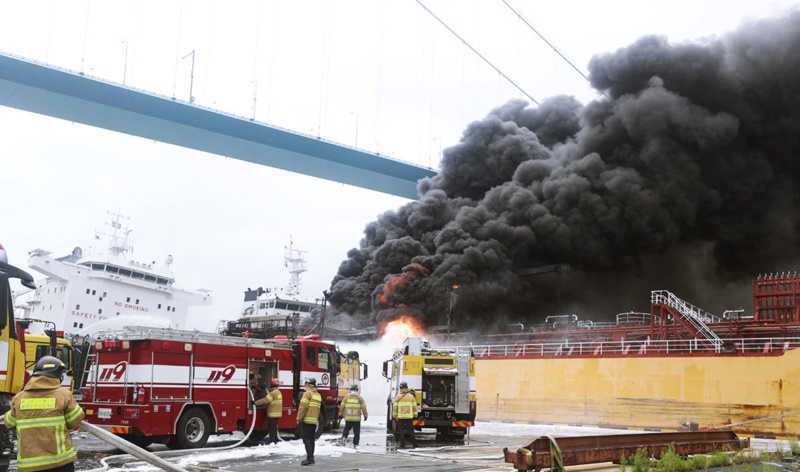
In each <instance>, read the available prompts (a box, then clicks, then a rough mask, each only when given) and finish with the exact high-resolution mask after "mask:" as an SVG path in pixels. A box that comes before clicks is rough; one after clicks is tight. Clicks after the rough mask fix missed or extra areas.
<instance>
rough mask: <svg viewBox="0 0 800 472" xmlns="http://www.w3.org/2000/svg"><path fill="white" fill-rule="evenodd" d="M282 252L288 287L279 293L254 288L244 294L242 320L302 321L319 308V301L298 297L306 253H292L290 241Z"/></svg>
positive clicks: (297, 250) (306, 264)
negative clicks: (284, 251)
mask: <svg viewBox="0 0 800 472" xmlns="http://www.w3.org/2000/svg"><path fill="white" fill-rule="evenodd" d="M285 249H286V255H285V256H284V265H285V266H286V267H287V268H288V269H289V284H288V285H286V287H284V288H283V289H279V288H262V287H258V288H257V289H255V290H252V289H250V288H248V289H247V290H245V292H244V306H243V309H242V317H244V318H249V319H252V320H265V319H275V318H285V317H286V316H293V317H299V318H301V319H302V318H306V317H308V316H310V315H311V312H312V310H313V309H314V308H319V307H320V300H309V299H306V298H303V297H302V296H301V295H300V288H301V282H300V274H302V273H303V272H306V271H307V270H308V262H307V260H306V253H307V252H308V251H301V250H299V249H295V248H294V246H293V243H292V242H291V240H290V241H289V246H288V247H286V248H285Z"/></svg>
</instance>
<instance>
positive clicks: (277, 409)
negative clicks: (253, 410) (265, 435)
mask: <svg viewBox="0 0 800 472" xmlns="http://www.w3.org/2000/svg"><path fill="white" fill-rule="evenodd" d="M280 386H281V381H280V380H278V379H272V381H270V383H269V393H268V394H267V396H265V397H264V398H262V399H260V400H256V406H261V405H267V423H268V425H269V439H267V441H266V443H265V444H271V443H277V442H278V420H279V419H280V418H281V416H283V395H281V390H280Z"/></svg>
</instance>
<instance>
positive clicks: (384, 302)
mask: <svg viewBox="0 0 800 472" xmlns="http://www.w3.org/2000/svg"><path fill="white" fill-rule="evenodd" d="M423 274H425V267H423V266H422V265H420V264H417V263H416V262H415V263H413V264H410V265H409V266H408V267H406V271H405V272H403V273H402V274H398V275H395V276H394V277H392V278H391V279H389V280H387V281H386V282H384V284H383V293H381V294H380V295H379V297H378V301H379V302H380V306H381V308H387V307H388V306H389V296H390V295H392V294H394V292H395V290H397V287H402V286H404V285H405V284H406V282H408V281H409V280H410V279H412V278H414V277H417V276H418V275H423Z"/></svg>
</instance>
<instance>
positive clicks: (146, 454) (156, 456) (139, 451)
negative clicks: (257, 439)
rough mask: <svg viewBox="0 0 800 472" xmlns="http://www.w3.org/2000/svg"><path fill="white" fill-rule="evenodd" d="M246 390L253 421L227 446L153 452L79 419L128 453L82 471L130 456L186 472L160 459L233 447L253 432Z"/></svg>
mask: <svg viewBox="0 0 800 472" xmlns="http://www.w3.org/2000/svg"><path fill="white" fill-rule="evenodd" d="M247 391H248V392H249V393H250V400H252V401H253V421H252V422H251V423H250V429H249V430H248V431H247V434H245V436H244V438H242V439H241V440H240V441H239V442H237V443H235V444H231V445H229V446H220V447H210V448H200V449H182V450H180V451H162V452H157V453H153V452H150V451H148V450H146V449H143V448H141V447H139V446H136V445H134V444H131V443H129V442H128V441H126V440H124V439H122V438H120V437H119V436H117V435H115V434H112V433H110V432H108V431H106V430H104V429H103V428H100V427H98V426H95V425H93V424H90V423H87V422H86V421H81V428H83V429H85V430H86V431H88V432H89V433H91V434H93V435H94V436H96V437H97V438H99V439H101V440H102V441H105V442H107V443H108V444H110V445H112V446H114V447H116V448H118V449H121V450H123V451H125V452H127V453H128V454H118V455H115V456H109V457H105V458H103V459H100V463H101V464H103V466H102V467H99V468H96V469H90V470H88V471H83V472H104V471H106V470H108V463H107V462H108V461H112V460H121V459H128V458H130V456H133V457H136V458H137V459H140V460H143V461H145V462H147V463H149V464H152V465H154V466H156V467H160V468H161V469H163V470H167V471H170V472H187V471H186V469H183V468H181V467H178V466H177V465H175V464H173V463H171V462H169V461H167V460H165V459H162V456H164V457H170V456H184V455H186V453H188V452H209V451H220V450H224V449H233V448H234V447H237V446H239V445H240V444H242V443H244V442H245V441H247V440H248V439H249V438H250V435H251V434H252V433H253V429H254V428H255V425H256V405H255V398H254V397H253V392H252V391H250V389H249V388H248V389H247Z"/></svg>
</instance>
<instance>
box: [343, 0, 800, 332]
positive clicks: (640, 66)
mask: <svg viewBox="0 0 800 472" xmlns="http://www.w3.org/2000/svg"><path fill="white" fill-rule="evenodd" d="M589 70H590V79H591V83H592V85H593V87H594V88H596V89H597V90H598V91H602V92H604V93H605V95H606V96H607V97H603V98H601V99H598V100H596V101H593V102H591V103H589V104H588V105H585V106H584V105H582V104H580V103H578V102H577V101H576V100H575V99H574V98H571V97H565V96H561V97H555V98H552V99H550V100H547V101H546V102H544V103H543V104H542V105H541V106H539V107H538V108H532V107H530V106H528V104H527V103H525V102H523V101H520V100H512V101H510V102H508V103H506V104H505V105H503V106H501V107H499V108H497V109H495V110H492V111H491V112H490V113H489V115H488V116H487V117H486V118H485V119H483V120H481V121H478V122H475V123H472V124H471V125H469V126H468V127H467V129H466V130H465V131H464V135H463V137H462V138H461V140H460V142H459V143H458V144H456V145H455V146H452V147H449V148H448V149H446V150H445V152H444V156H443V161H442V166H441V171H440V173H439V174H438V175H437V176H435V177H433V178H430V179H426V180H424V181H421V182H420V184H419V187H418V188H419V193H420V199H419V201H415V202H411V203H408V204H406V205H405V206H403V207H402V208H400V209H399V210H396V211H387V212H386V213H384V214H383V215H381V216H380V217H379V218H378V219H377V221H375V222H372V223H370V224H369V225H367V227H366V229H365V231H364V233H365V235H364V238H363V240H362V241H361V244H360V247H359V248H357V249H352V250H351V251H350V252H349V253H348V254H347V259H346V260H345V261H344V262H342V264H341V266H340V268H339V271H338V274H337V275H336V276H335V278H334V279H333V281H332V284H331V297H330V301H331V303H332V304H333V305H334V306H336V307H338V309H339V310H341V311H342V312H346V313H361V314H366V313H368V314H370V316H371V317H372V319H373V320H374V321H379V322H380V321H383V320H384V319H385V317H386V316H396V315H395V313H396V310H397V309H401V310H402V311H404V312H406V313H408V314H413V315H414V316H416V317H418V318H419V319H420V320H421V321H422V322H423V323H424V324H426V325H428V326H430V325H435V324H440V323H443V322H444V320H445V319H446V316H447V314H448V313H449V312H450V310H451V307H452V306H453V303H454V301H455V308H454V309H453V312H452V315H453V317H454V319H453V322H454V324H455V325H456V326H459V327H461V328H468V327H477V326H484V327H485V326H492V325H496V324H498V323H501V322H507V321H509V322H510V321H522V322H538V321H541V320H542V319H543V317H544V316H547V315H561V314H571V313H576V314H578V315H579V316H580V317H581V318H588V319H595V320H602V319H610V318H612V317H613V316H614V315H615V314H616V313H619V312H624V311H630V310H637V311H649V302H650V291H651V290H669V291H671V292H673V293H675V294H676V295H677V296H679V297H680V298H683V299H685V300H687V301H689V302H690V303H692V304H694V305H697V306H699V307H701V308H703V309H705V310H707V311H710V312H712V313H715V314H718V315H719V314H721V312H722V310H725V309H729V308H745V309H746V311H747V312H751V297H750V293H751V290H750V281H751V280H752V279H753V278H755V277H756V276H758V275H759V274H762V273H771V272H780V271H790V270H791V271H794V270H796V269H798V229H799V228H798V224H799V223H800V218H799V216H800V210H798V208H800V13H798V12H795V13H792V14H790V15H789V16H787V17H785V18H780V19H769V20H762V21H758V22H752V23H748V24H745V25H744V26H742V27H741V28H740V29H739V30H738V31H736V32H735V33H732V34H730V35H727V36H725V37H722V38H719V39H713V40H706V41H705V42H692V43H685V44H670V43H669V42H668V41H667V40H666V39H665V38H662V37H656V36H650V37H643V38H641V39H640V40H638V41H637V42H636V43H634V44H632V45H630V46H628V47H626V48H623V49H620V50H618V51H616V52H613V53H608V54H602V55H598V56H596V57H594V58H593V59H592V60H591V62H590V64H589ZM412 264H418V265H419V266H421V267H422V268H424V270H420V269H419V266H412ZM551 264H559V265H561V267H562V268H563V269H564V270H563V271H562V272H561V273H560V274H557V273H553V272H545V273H542V274H538V275H530V276H522V275H521V274H520V271H521V270H523V269H530V268H536V267H543V266H547V265H551ZM410 267H414V270H411V271H410V269H409V268H410ZM397 276H401V278H402V280H401V282H402V283H397V279H396V277H397ZM387 284H388V285H390V287H389V288H390V289H391V290H387ZM454 285H458V289H453V286H454ZM455 294H457V295H455ZM387 308H391V310H388V312H390V313H392V314H390V315H385V314H384V313H385V312H386V310H387Z"/></svg>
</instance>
